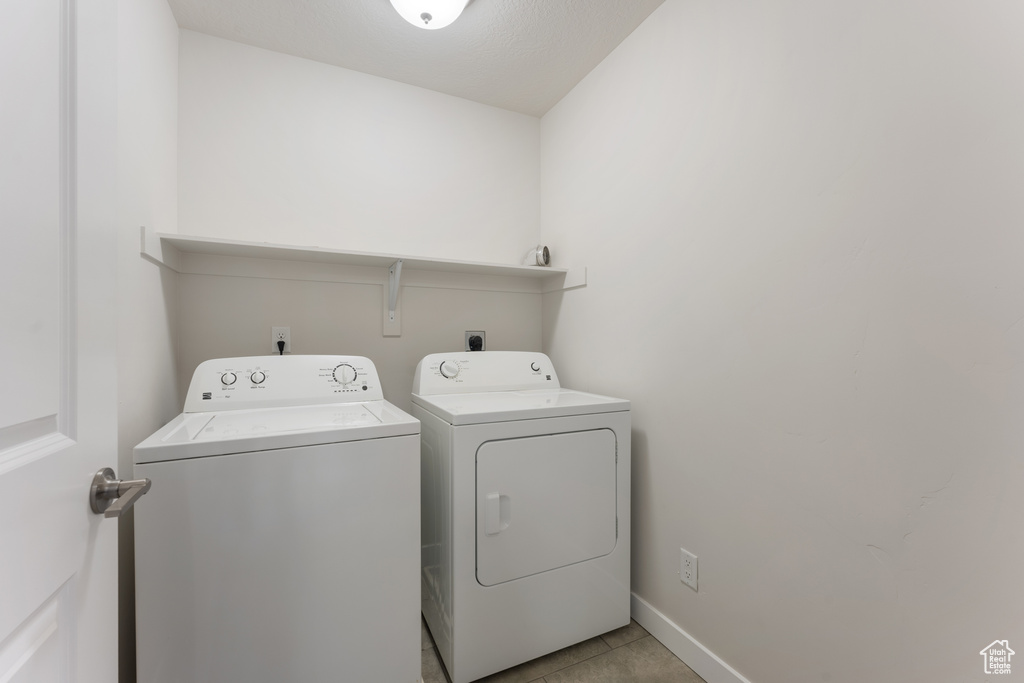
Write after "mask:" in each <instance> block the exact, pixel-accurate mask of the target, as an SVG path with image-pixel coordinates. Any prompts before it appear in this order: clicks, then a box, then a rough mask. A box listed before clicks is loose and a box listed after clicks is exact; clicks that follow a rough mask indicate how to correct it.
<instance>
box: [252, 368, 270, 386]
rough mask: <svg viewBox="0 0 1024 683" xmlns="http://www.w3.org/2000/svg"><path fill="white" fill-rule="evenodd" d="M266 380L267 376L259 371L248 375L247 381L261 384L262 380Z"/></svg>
mask: <svg viewBox="0 0 1024 683" xmlns="http://www.w3.org/2000/svg"><path fill="white" fill-rule="evenodd" d="M266 378H267V376H266V375H265V374H264V373H262V372H260V371H259V370H257V371H256V372H254V373H252V374H251V375H249V379H251V380H252V383H253V384H263V380H265V379H266Z"/></svg>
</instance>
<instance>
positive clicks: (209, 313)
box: [180, 257, 542, 410]
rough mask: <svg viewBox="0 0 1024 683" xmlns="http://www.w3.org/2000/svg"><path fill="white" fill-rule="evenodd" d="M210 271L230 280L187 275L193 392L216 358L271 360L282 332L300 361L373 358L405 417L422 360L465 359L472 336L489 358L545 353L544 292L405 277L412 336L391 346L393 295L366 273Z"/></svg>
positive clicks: (186, 332)
mask: <svg viewBox="0 0 1024 683" xmlns="http://www.w3.org/2000/svg"><path fill="white" fill-rule="evenodd" d="M203 263H204V264H206V265H212V266H213V267H209V268H196V269H195V270H201V271H206V272H207V273H223V274H182V275H181V285H180V297H181V301H182V304H183V306H185V305H187V307H188V315H183V316H182V318H181V337H180V339H181V342H180V348H181V350H180V368H181V370H180V386H181V387H182V390H183V391H184V390H185V389H187V388H188V383H189V381H190V380H191V379H192V373H193V372H194V371H195V368H196V366H197V365H198V364H199V363H200V362H202V361H204V360H206V359H209V358H223V357H230V356H256V355H266V354H269V353H271V351H272V344H271V337H270V330H271V327H275V326H286V327H289V328H290V329H291V345H292V353H296V354H346V355H356V356H366V357H368V358H370V359H371V360H372V361H373V362H374V364H375V365H376V367H377V371H378V373H379V374H380V376H381V385H382V388H383V390H384V398H386V399H387V400H389V401H391V402H392V403H394V404H395V405H397V406H398V407H400V408H402V409H404V410H409V409H410V407H411V401H410V394H411V392H412V378H413V373H414V371H415V369H416V364H417V363H418V362H419V360H420V359H421V358H423V356H425V355H427V354H429V353H437V352H442V351H460V350H462V349H463V348H464V346H463V344H464V339H465V332H466V330H485V331H486V332H487V348H488V349H492V350H498V349H514V350H522V351H539V350H540V345H541V298H542V295H541V294H540V292H539V291H538V292H528V291H494V290H495V289H496V287H494V284H495V282H496V281H495V280H494V279H492V278H487V277H483V276H471V277H469V278H463V281H462V283H461V285H460V286H468V287H473V289H451V288H448V286H447V285H444V283H443V282H442V285H443V286H441V287H438V286H434V285H433V284H430V282H427V281H424V280H423V279H422V278H419V277H418V273H417V272H416V271H403V275H402V279H403V281H405V284H404V285H403V286H402V289H401V304H400V313H401V322H402V335H401V336H400V337H383V336H381V329H382V326H383V298H384V292H383V287H382V286H381V285H380V284H374V283H371V282H359V279H360V278H359V277H358V274H359V273H358V272H356V275H357V277H352V276H351V275H352V273H353V271H361V270H364V269H358V268H357V269H349V268H345V267H337V266H335V267H332V266H323V265H321V266H312V265H311V264H307V263H296V262H282V261H265V260H260V259H233V258H218V257H209V258H206V259H203ZM217 264H220V265H217ZM466 280H469V282H467V281H466ZM417 281H419V284H417ZM448 284H449V285H450V284H455V283H454V281H449V282H448ZM499 284H500V283H499Z"/></svg>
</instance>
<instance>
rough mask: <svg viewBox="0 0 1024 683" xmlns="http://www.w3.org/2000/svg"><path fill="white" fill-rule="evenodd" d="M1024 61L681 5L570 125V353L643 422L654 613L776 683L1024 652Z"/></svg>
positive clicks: (799, 4)
mask: <svg viewBox="0 0 1024 683" xmlns="http://www.w3.org/2000/svg"><path fill="white" fill-rule="evenodd" d="M1022 34H1024V5H1022V4H1021V3H1013V2H1001V1H998V0H984V1H982V2H973V3H963V2H956V1H954V0H940V1H935V0H932V1H929V2H924V1H923V0H917V1H914V0H896V1H888V2H878V1H869V2H856V3H855V2H848V3H821V2H813V1H811V0H787V1H781V2H773V3H746V2H738V1H735V0H714V1H712V0H668V1H667V2H666V3H665V4H664V5H663V6H662V7H660V8H659V9H658V10H656V11H655V13H654V14H653V15H652V16H651V17H650V18H649V19H648V20H647V21H646V22H645V23H644V24H643V25H641V26H640V27H639V29H637V31H636V32H634V33H633V34H632V35H631V36H630V37H629V38H628V39H627V40H626V41H625V42H624V43H622V45H620V47H619V48H618V49H617V50H616V51H615V52H614V53H613V54H612V55H611V56H610V57H609V58H608V59H607V60H605V62H603V63H602V64H601V65H600V66H599V67H598V68H597V69H595V71H594V72H592V73H591V74H590V75H589V76H588V77H587V78H586V79H585V80H584V81H583V82H582V83H581V84H580V85H579V86H578V87H577V88H576V89H575V90H574V91H573V92H572V93H571V94H570V95H569V96H568V97H566V98H565V99H564V100H563V101H562V102H561V103H560V104H558V105H557V106H556V107H555V108H554V109H553V110H552V111H551V112H550V113H548V114H547V115H546V116H545V117H544V118H543V120H542V126H541V128H542V135H541V140H542V142H541V149H542V183H541V187H542V190H541V193H542V209H541V216H542V231H541V234H542V241H543V242H544V243H545V244H548V245H549V246H551V248H552V250H553V251H554V252H556V253H559V254H560V255H562V257H563V258H566V259H567V260H568V261H569V262H574V263H583V264H586V265H587V266H588V277H589V284H588V286H587V287H586V288H584V289H581V290H574V291H569V292H565V293H558V294H551V295H545V302H544V316H545V317H544V348H545V350H547V351H548V352H549V353H550V354H551V355H552V356H553V360H554V362H555V363H556V364H557V365H558V367H559V374H560V376H561V377H562V378H563V380H564V381H565V383H566V384H568V385H570V386H576V387H579V388H584V389H591V390H595V391H599V392H602V393H608V394H612V395H621V396H625V397H629V398H632V399H633V400H634V409H635V412H634V420H635V422H634V424H635V432H634V440H633V444H634V453H633V457H634V472H633V481H634V490H633V494H634V497H633V520H634V526H633V538H634V539H635V544H634V562H633V586H634V590H635V592H636V593H637V594H638V595H639V596H640V597H641V598H643V599H644V600H646V601H648V602H650V603H651V604H652V605H654V606H655V607H656V608H657V609H658V610H660V611H662V612H663V613H664V614H666V615H667V616H668V617H669V618H670V619H671V620H672V621H674V622H675V623H676V624H677V625H679V626H681V627H682V628H683V629H685V630H686V631H687V632H688V633H689V634H690V635H692V636H693V637H694V638H696V640H697V641H699V642H701V643H703V644H704V645H705V646H707V647H708V648H710V649H711V650H712V651H713V652H715V653H716V654H717V655H719V656H720V657H722V658H723V659H724V660H725V661H726V662H728V663H729V664H731V665H732V666H734V667H735V668H736V669H737V670H738V671H739V672H741V673H742V674H744V675H745V676H747V677H748V678H749V679H750V680H751V681H755V682H756V683H784V682H789V681H815V682H817V681H831V682H833V683H844V682H848V683H853V682H854V681H858V682H859V681H867V680H870V681H878V682H891V683H896V682H899V683H906V682H908V681H914V682H922V683H923V682H930V681H967V680H980V679H981V678H982V677H984V674H983V673H982V669H981V666H982V662H981V657H980V655H979V654H978V653H979V651H980V650H981V649H982V648H983V647H985V646H986V645H988V644H989V643H990V642H992V641H993V640H995V639H997V638H999V639H1008V640H1009V643H1010V645H1011V647H1015V648H1017V651H1018V652H1020V651H1021V650H1020V647H1021V645H1022V644H1024V621H1022V620H1021V618H1020V617H1021V614H1024V590H1022V589H1021V587H1020V582H1019V576H1020V574H1021V570H1022V569H1024V531H1022V526H1021V519H1024V495H1022V493H1024V459H1022V458H1021V457H1020V455H1019V449H1020V446H1021V444H1022V443H1024V420H1021V408H1022V406H1024V391H1022V387H1024V382H1022V380H1024V374H1022V367H1024V364H1022V361H1024V324H1021V320H1022V318H1024V298H1022V292H1024V268H1022V267H1021V262H1022V256H1024V231H1022V230H1021V225H1024V192H1022V191H1021V188H1022V187H1024V125H1022V121H1024V88H1022V87H1021V83H1022V81H1021V74H1024V41H1022V40H1021V39H1020V36H1021V35H1022ZM680 547H685V548H687V549H688V550H690V551H693V552H694V553H696V554H697V555H698V557H699V566H700V570H699V583H700V592H699V593H694V592H693V591H691V590H690V589H689V588H687V587H685V586H683V585H682V584H681V583H680V581H679V578H678V575H677V572H678V567H679V557H678V556H679V548H680ZM1022 666H1024V665H1022Z"/></svg>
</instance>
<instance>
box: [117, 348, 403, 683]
mask: <svg viewBox="0 0 1024 683" xmlns="http://www.w3.org/2000/svg"><path fill="white" fill-rule="evenodd" d="M135 463H136V465H135V475H136V476H139V477H148V478H149V479H151V480H152V482H153V486H152V489H151V490H150V493H149V494H147V498H146V503H149V505H147V506H146V507H147V509H145V510H143V509H142V508H141V507H139V508H137V509H136V512H135V572H136V575H135V585H136V620H137V655H138V679H139V680H140V681H145V683H183V682H185V681H188V682H195V681H224V682H227V681H238V682H241V681H244V682H245V683H281V681H308V682H313V681H360V682H363V681H366V682H367V683H370V682H375V683H402V682H405V683H416V682H417V681H419V680H420V657H421V653H420V639H421V633H420V629H421V627H420V620H419V609H418V607H419V527H420V524H419V512H420V511H419V475H420V464H419V423H418V422H417V421H416V420H415V419H414V418H413V417H411V416H410V415H408V414H407V413H405V412H403V411H401V410H399V409H398V408H396V407H395V406H393V405H391V404H390V403H388V402H387V401H385V400H384V397H383V393H382V391H381V385H380V379H379V378H378V375H377V370H376V368H375V367H374V365H373V363H372V362H371V361H370V360H369V359H367V358H363V357H358V356H266V357H251V358H225V359H219V360H210V361H206V362H204V363H202V364H201V365H200V366H199V367H198V368H197V369H196V371H195V374H194V376H193V378H192V384H191V385H190V387H189V390H188V395H187V397H186V399H185V409H184V413H182V414H181V415H179V416H178V417H176V418H174V419H173V420H172V421H171V422H170V423H168V424H167V425H166V426H165V427H163V428H162V429H160V430H159V431H157V432H156V433H155V434H153V435H152V436H151V437H149V438H148V439H146V440H145V441H143V442H142V443H141V444H139V445H138V446H137V447H136V448H135Z"/></svg>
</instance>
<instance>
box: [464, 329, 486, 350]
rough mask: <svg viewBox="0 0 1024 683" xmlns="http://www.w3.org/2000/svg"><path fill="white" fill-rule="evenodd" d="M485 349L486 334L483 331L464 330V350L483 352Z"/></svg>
mask: <svg viewBox="0 0 1024 683" xmlns="http://www.w3.org/2000/svg"><path fill="white" fill-rule="evenodd" d="M486 348H487V333H486V332H484V331H483V330H466V350H467V351H483V350H485V349H486Z"/></svg>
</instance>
